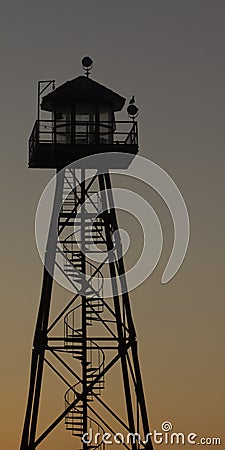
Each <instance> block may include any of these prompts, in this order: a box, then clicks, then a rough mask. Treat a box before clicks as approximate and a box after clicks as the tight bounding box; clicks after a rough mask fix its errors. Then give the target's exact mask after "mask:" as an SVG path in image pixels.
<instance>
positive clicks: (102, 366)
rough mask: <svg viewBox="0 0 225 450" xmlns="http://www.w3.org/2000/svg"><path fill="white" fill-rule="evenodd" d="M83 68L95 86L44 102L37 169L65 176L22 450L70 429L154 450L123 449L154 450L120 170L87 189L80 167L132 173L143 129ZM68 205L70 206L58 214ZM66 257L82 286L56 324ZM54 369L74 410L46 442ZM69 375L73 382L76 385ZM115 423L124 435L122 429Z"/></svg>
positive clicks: (98, 177) (59, 180)
mask: <svg viewBox="0 0 225 450" xmlns="http://www.w3.org/2000/svg"><path fill="white" fill-rule="evenodd" d="M83 62H84V66H85V67H86V69H87V76H86V77H85V76H80V77H78V78H75V79H74V80H71V81H69V82H67V83H65V84H63V85H62V86H60V87H58V88H57V89H53V90H52V92H50V93H48V94H47V95H45V96H44V97H43V99H42V109H43V110H44V111H49V112H51V114H52V118H51V120H41V119H40V112H38V119H37V121H36V123H35V126H34V129H33V131H32V134H31V137H30V141H29V142H30V144H29V145H30V155H29V166H30V167H32V168H35V167H37V168H55V169H56V173H57V175H56V188H55V198H54V204H53V212H52V219H51V223H50V228H49V236H48V242H47V249H46V256H45V267H44V273H43V283H42V292H41V300H40V306H39V311H38V317H37V323H36V329H35V335H34V343H33V351H32V361H31V371H30V385H29V392H28V401H27V409H26V415H25V421H24V428H23V434H22V441H21V450H34V449H35V448H36V447H38V446H39V444H41V443H42V442H43V441H44V440H45V439H46V438H47V437H48V435H49V434H50V433H51V432H53V431H54V429H55V428H56V426H57V425H58V424H59V423H60V422H62V421H64V422H65V426H66V429H67V430H70V431H71V432H72V434H73V435H74V436H77V437H79V438H80V439H81V437H82V436H83V435H84V434H85V433H88V432H89V430H90V428H92V429H93V430H95V431H96V432H98V433H100V435H102V434H104V433H105V432H110V433H112V434H115V433H116V432H117V431H121V430H123V432H124V433H126V434H128V433H131V434H135V433H140V432H141V433H142V437H143V436H144V437H146V436H147V435H148V439H147V442H143V441H144V440H143V439H142V440H141V441H140V442H138V439H133V438H132V436H131V438H130V440H129V443H127V442H124V444H123V445H124V446H125V447H126V448H128V449H130V448H132V450H136V449H138V448H145V447H146V448H148V449H153V447H152V443H151V439H150V434H149V433H150V430H149V423H148V416H147V408H146V403H145V397H144V390H143V384H142V377H141V371H140V364H139V360H138V352H137V338H136V332H135V326H134V322H133V318H132V312H131V307H130V300H129V294H128V292H127V289H126V273H125V267H124V261H123V258H122V256H121V254H122V253H121V241H120V236H119V233H118V232H117V231H118V223H117V216H116V209H115V205H114V202H113V195H112V190H111V179H110V164H111V162H110V163H109V167H108V169H107V170H104V172H103V171H102V170H98V169H99V168H98V167H97V168H96V173H95V174H94V176H92V177H90V178H89V179H88V180H86V179H85V170H86V169H85V167H82V165H81V167H80V168H79V166H78V167H74V166H73V164H72V165H71V163H73V162H74V161H76V160H79V159H80V158H81V157H82V156H88V155H95V154H97V153H104V152H111V154H114V155H115V158H114V159H113V160H114V163H115V161H117V162H116V164H124V163H123V161H122V162H121V163H119V162H118V160H117V156H116V154H117V152H121V148H122V151H123V152H125V153H126V154H130V161H131V160H132V158H133V157H134V156H135V154H136V153H137V152H138V140H137V123H136V121H135V120H134V117H133V118H132V120H131V121H128V122H116V121H115V117H114V112H115V111H119V110H121V109H122V107H123V105H124V102H125V99H123V98H122V97H121V96H119V95H118V94H115V93H114V92H112V91H111V90H109V89H108V88H105V87H104V86H102V85H100V84H99V83H96V82H95V81H93V80H91V79H90V78H89V66H90V63H91V62H90V60H88V58H84V60H83ZM51 85H53V83H52V82H48V81H47V82H39V89H38V97H39V98H40V96H41V95H42V94H43V92H44V91H45V90H46V88H48V87H49V86H51ZM38 103H39V100H38ZM128 108H129V107H128ZM136 112H137V108H136V106H135V105H134V104H133V102H132V103H131V104H130V109H129V113H130V114H131V115H132V116H134V115H135V114H136ZM121 127H122V128H123V129H122V131H120V130H121ZM126 127H128V128H129V131H126V130H127V129H128V128H126ZM118 130H119V131H118ZM126 164H127V160H126ZM59 204H60V205H62V206H61V207H60V210H59V213H57V212H56V210H57V205H59ZM93 243H94V244H95V245H96V246H97V249H98V250H95V253H96V251H97V252H99V253H102V254H104V258H103V260H102V261H101V262H99V263H96V261H95V262H93V261H92V259H91V257H92V253H93V250H92V244H93ZM60 255H63V272H64V276H65V277H66V279H67V280H68V282H69V283H71V284H72V285H73V286H74V288H75V295H73V297H72V299H70V300H69V301H68V302H67V303H66V304H65V305H64V307H63V308H62V310H61V311H60V313H58V314H57V315H56V317H55V319H54V321H53V322H51V323H50V320H49V317H50V307H51V305H52V304H53V303H54V296H53V292H52V289H53V283H54V276H53V274H54V267H55V265H57V264H58V263H57V257H59V256H60ZM106 273H107V274H108V275H107V276H108V277H109V278H111V288H112V296H111V298H104V277H105V276H106ZM121 284H122V288H123V289H122V291H121ZM55 330H57V331H55ZM58 330H61V331H60V332H59V331H58ZM49 354H51V356H52V357H53V359H55V361H57V364H56V365H54V363H53V362H50V359H49V358H48V355H49ZM116 364H117V365H118V364H120V366H121V372H122V384H123V389H124V400H123V401H124V404H125V409H126V417H125V418H121V417H120V416H119V415H118V414H117V412H115V410H114V409H113V408H112V407H111V406H110V405H109V404H107V403H106V401H105V399H104V395H103V394H104V390H105V388H106V387H107V381H108V380H110V378H109V377H110V370H111V369H112V368H113V367H114V366H115V365H116ZM46 365H47V366H48V367H50V368H51V369H52V371H53V372H54V374H55V376H56V377H58V378H59V379H60V380H62V382H63V383H65V386H66V387H65V399H64V400H65V408H64V409H63V410H62V412H61V413H60V414H59V415H58V416H57V417H56V418H55V419H54V420H53V421H52V422H51V423H50V424H49V426H48V427H47V428H46V429H45V430H44V431H43V432H42V434H41V435H39V436H38V435H37V422H38V419H39V406H40V401H41V394H42V384H43V370H44V367H45V366H46ZM59 365H61V367H62V368H63V370H62V371H60V370H59V368H58V367H59ZM65 372H68V374H69V375H70V381H69V382H68V379H67V377H66V375H65ZM71 377H72V379H73V382H71ZM98 406H99V407H101V408H102V410H105V411H106V412H107V419H106V418H105V416H104V414H103V413H102V412H101V413H100V412H99V410H98ZM110 416H111V417H112V419H113V423H114V424H115V423H117V424H118V426H119V427H120V428H119V430H118V428H117V429H116V430H115V429H114V428H113V425H112V423H111V422H110V419H109V417H110ZM104 446H105V444H104V442H102V440H101V439H100V437H99V439H98V442H95V443H86V442H82V447H83V449H84V450H86V449H88V448H94V449H97V448H99V449H103V448H104Z"/></svg>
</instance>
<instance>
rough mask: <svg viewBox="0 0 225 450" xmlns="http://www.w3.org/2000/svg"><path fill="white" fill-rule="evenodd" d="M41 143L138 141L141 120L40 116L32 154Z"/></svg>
mask: <svg viewBox="0 0 225 450" xmlns="http://www.w3.org/2000/svg"><path fill="white" fill-rule="evenodd" d="M39 144H72V145H76V144H77V145H92V144H94V145H102V144H106V145H107V144H110V145H120V144H121V146H122V145H132V144H133V145H137V144H138V136H137V122H135V121H117V122H114V123H113V124H112V122H98V123H97V122H88V121H85V122H81V121H78V122H68V121H63V120H57V121H53V120H36V122H35V124H34V128H33V130H32V133H31V136H30V139H29V152H30V156H31V155H32V153H33V151H34V150H35V149H36V148H37V146H38V145H39ZM124 150H125V149H124Z"/></svg>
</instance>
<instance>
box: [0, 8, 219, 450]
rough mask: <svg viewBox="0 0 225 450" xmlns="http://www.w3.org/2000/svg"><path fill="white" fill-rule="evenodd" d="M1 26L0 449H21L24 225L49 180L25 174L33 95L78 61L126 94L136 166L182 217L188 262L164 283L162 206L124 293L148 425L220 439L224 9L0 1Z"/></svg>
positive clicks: (30, 260) (28, 323) (32, 259)
mask: <svg viewBox="0 0 225 450" xmlns="http://www.w3.org/2000/svg"><path fill="white" fill-rule="evenodd" d="M0 22H1V24H0V29H1V40H0V47H1V71H0V78H1V81H0V86H1V102H0V108H1V122H0V128H1V134H0V136H1V166H0V169H1V191H0V195H1V238H2V244H1V253H2V256H1V262H2V264H1V265H2V267H1V307H0V308H1V314H0V332H1V339H0V355H1V359H0V380H1V381H0V389H1V395H0V410H1V424H0V427H1V437H0V442H1V444H0V445H1V448H4V449H5V450H13V449H16V448H18V447H19V443H20V435H21V430H22V424H23V418H24V412H25V406H26V395H27V388H28V374H29V366H30V354H31V347H32V339H33V330H34V325H35V319H36V313H37V308H38V303H39V293H40V287H41V273H42V267H41V261H40V259H39V256H38V253H37V250H36V245H35V236H34V218H35V210H36V207H37V203H38V200H39V197H40V195H41V193H42V190H43V189H44V187H45V185H46V183H47V181H48V180H49V179H50V177H51V176H52V175H53V171H51V170H47V171H41V170H31V169H30V170H28V169H27V140H28V137H29V134H30V132H31V129H32V126H33V122H34V120H35V119H36V84H37V81H38V80H40V79H49V78H50V79H52V78H55V79H56V82H57V85H59V84H61V83H62V82H64V81H66V80H68V79H71V78H73V77H75V76H78V75H79V74H81V73H82V69H81V66H80V60H81V58H82V57H83V56H84V55H90V56H91V57H92V58H93V60H94V68H93V70H92V77H93V78H94V79H95V80H97V81H99V82H100V83H102V84H105V85H106V86H109V87H111V88H112V89H113V90H115V91H116V92H118V93H120V94H121V95H123V96H125V97H126V98H128V99H129V98H130V96H131V95H133V94H135V95H136V99H137V104H138V106H139V108H140V114H139V135H140V146H141V147H140V155H142V156H145V157H147V158H150V159H152V160H153V161H154V162H156V163H157V164H159V165H161V166H162V167H163V168H164V169H165V170H166V171H167V172H168V173H169V174H170V176H171V177H172V178H173V179H174V181H175V182H176V183H177V185H178V187H179V188H180V190H181V192H182V194H183V196H184V198H185V200H186V203H187V207H188V210H189V214H190V220H191V241H190V247H189V250H188V254H187V257H186V259H185V261H184V264H183V266H182V267H181V269H180V270H179V272H178V274H177V275H176V277H175V278H174V279H173V280H172V281H171V282H170V283H169V284H167V285H161V283H160V278H161V275H162V273H163V270H164V267H165V264H166V261H167V259H168V256H169V249H170V246H171V242H172V235H171V233H172V228H171V227H170V226H166V224H167V223H169V220H168V218H167V211H166V209H165V207H164V206H163V205H162V204H161V203H160V208H159V210H157V213H158V216H159V218H161V219H162V227H163V231H164V240H165V248H164V252H163V255H162V258H161V260H160V263H159V265H158V267H157V269H156V270H155V272H154V274H153V275H152V276H151V277H150V278H149V279H148V280H147V281H146V282H145V283H144V284H143V285H142V286H140V287H139V288H138V289H136V290H135V291H134V292H133V293H132V295H131V300H132V306H133V312H134V318H135V323H136V328H137V332H138V337H139V348H140V360H141V366H142V373H143V380H144V385H145V392H146V398H147V403H148V410H149V416H150V422H151V425H152V427H157V428H158V429H160V426H161V423H162V422H163V421H165V420H170V421H171V422H172V423H173V424H174V428H176V430H177V431H180V432H184V433H188V432H196V433H197V434H199V436H206V437H207V436H219V437H221V438H222V439H223V442H225V434H224V416H225V409H224V396H225V387H224V378H225V373H224V372H225V361H224V342H225V331H224V330H225V327H224V318H225V305H224V266H225V264H224V263H225V261H224V254H225V252H224V250H225V245H224V225H225V213H224V188H225V177H224V169H225V157H224V138H225V136H224V134H225V133H224V130H225V127H224V109H225V102H224V100H225V95H224V94H225V92H224V85H225V60H224V45H225V27H224V23H225V3H224V1H223V0H210V1H209V0H186V1H185V0H148V1H146V0H143V1H140V2H137V1H133V0H129V1H128V0H123V1H122V2H121V1H118V0H114V1H113V2H106V1H102V0H99V1H96V0H94V1H80V0H78V1H75V0H74V1H72V0H70V1H69V0H65V1H64V2H62V1H59V0H54V1H52V0H50V1H48V2H44V1H39V2H33V1H23V0H21V1H20V2H17V1H15V0H14V1H13V0H8V1H7V2H6V1H4V2H3V3H2V5H1V15H0ZM151 196H152V198H153V203H154V201H155V202H156V203H157V201H156V199H155V200H154V194H153V193H151V192H150V193H149V194H148V198H149V199H151ZM156 203H155V204H156ZM157 204H158V203H157ZM61 294H62V295H63V292H62V293H61ZM114 395H116V393H114ZM52 398H53V402H54V393H52ZM118 400H119V394H118ZM52 410H53V413H54V407H53V408H52ZM53 415H54V414H53ZM64 439H65V440H64ZM75 441H76V439H75V440H74V441H73V440H72V438H71V437H70V435H69V433H68V432H65V431H64V430H63V427H62V429H60V430H59V431H57V441H56V440H54V438H53V437H52V438H50V440H49V442H47V441H46V444H45V445H43V446H42V447H40V448H43V449H45V448H46V449H49V450H53V449H54V450H62V448H67V449H68V450H70V449H74V450H76V449H77V448H78V447H79V443H78V442H75ZM65 442H66V444H67V446H65ZM173 447H174V446H173ZM189 447H191V446H188V445H187V446H186V448H189ZM161 448H163V446H161ZM166 448H168V449H169V448H170V447H169V446H166ZM222 448H225V443H223V445H222Z"/></svg>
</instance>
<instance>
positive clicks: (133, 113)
mask: <svg viewBox="0 0 225 450" xmlns="http://www.w3.org/2000/svg"><path fill="white" fill-rule="evenodd" d="M127 113H128V116H129V117H130V118H131V119H133V120H134V119H135V118H136V117H137V116H138V107H137V106H136V105H135V96H134V95H132V97H131V99H130V101H129V105H128V107H127Z"/></svg>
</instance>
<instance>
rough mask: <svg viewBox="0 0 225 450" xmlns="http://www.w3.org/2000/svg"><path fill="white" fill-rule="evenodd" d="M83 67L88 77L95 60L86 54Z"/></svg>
mask: <svg viewBox="0 0 225 450" xmlns="http://www.w3.org/2000/svg"><path fill="white" fill-rule="evenodd" d="M81 63H82V67H83V69H84V70H85V73H86V77H87V78H88V77H89V75H90V71H91V69H92V67H93V61H92V59H91V58H90V57H89V56H84V58H82V61H81Z"/></svg>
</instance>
